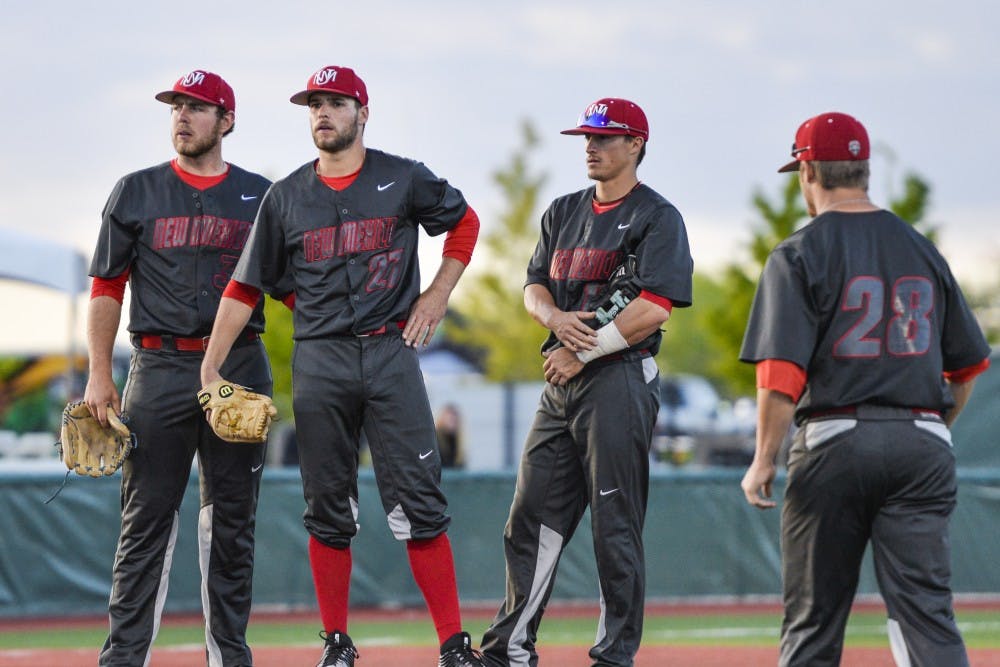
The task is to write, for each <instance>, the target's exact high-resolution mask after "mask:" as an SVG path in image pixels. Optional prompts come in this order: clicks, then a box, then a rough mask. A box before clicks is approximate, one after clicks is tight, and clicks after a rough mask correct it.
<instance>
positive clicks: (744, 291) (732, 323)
mask: <svg viewBox="0 0 1000 667" xmlns="http://www.w3.org/2000/svg"><path fill="white" fill-rule="evenodd" d="M752 204H753V208H754V210H755V211H756V212H757V215H758V216H760V222H757V223H754V225H753V227H752V229H751V236H750V241H749V243H748V245H747V253H748V254H749V260H748V261H745V262H743V263H738V262H732V263H730V264H728V265H727V266H726V267H725V268H724V269H723V273H722V276H721V279H720V282H719V284H720V287H721V291H722V294H723V297H722V298H721V299H719V300H718V301H717V302H716V303H714V304H709V305H708V306H707V307H706V309H705V310H706V314H707V318H706V322H707V323H709V325H710V326H709V327H708V328H707V330H706V331H705V336H706V337H707V338H708V340H709V341H710V344H711V347H712V348H713V350H714V352H715V356H714V358H713V359H712V360H711V361H710V363H709V365H708V373H707V375H708V376H709V378H711V379H713V380H715V382H716V383H717V384H718V385H719V386H720V388H721V389H722V390H723V392H724V393H728V394H731V395H753V394H755V393H756V389H755V381H754V370H753V367H752V366H749V365H747V364H744V363H742V362H740V360H739V353H740V346H741V345H742V343H743V331H744V329H745V328H746V323H747V317H748V316H749V314H750V305H751V303H753V295H754V292H755V291H756V289H757V279H758V277H759V276H760V272H761V269H763V268H764V262H765V261H766V260H767V256H768V254H770V252H771V249H772V248H774V246H776V245H777V244H778V243H780V242H781V241H782V240H783V239H785V238H786V237H788V236H789V235H790V234H791V233H792V232H794V231H795V230H796V229H797V228H798V227H799V225H800V223H802V222H804V221H805V220H806V219H807V212H806V209H805V206H804V204H803V202H802V197H801V196H800V194H799V177H798V174H791V175H789V176H788V177H787V178H786V179H785V183H784V185H783V186H782V188H781V191H780V192H779V193H778V196H777V197H776V198H775V200H774V201H771V200H769V199H768V198H767V196H765V194H764V193H763V192H762V191H760V190H759V189H758V190H757V191H755V192H754V194H753V199H752ZM695 307H696V308H697V307H698V304H697V303H696V304H695Z"/></svg>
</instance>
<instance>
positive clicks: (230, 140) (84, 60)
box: [0, 0, 1000, 330]
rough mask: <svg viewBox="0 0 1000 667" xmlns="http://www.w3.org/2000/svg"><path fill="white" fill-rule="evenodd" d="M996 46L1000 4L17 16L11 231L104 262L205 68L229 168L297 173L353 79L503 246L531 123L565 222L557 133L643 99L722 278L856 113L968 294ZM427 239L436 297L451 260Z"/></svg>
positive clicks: (11, 83)
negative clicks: (504, 187) (800, 167)
mask: <svg viewBox="0 0 1000 667" xmlns="http://www.w3.org/2000/svg"><path fill="white" fill-rule="evenodd" d="M998 28H1000V5H997V4H996V3H990V2H983V1H981V0H980V1H973V0H953V1H951V2H948V3H941V2H932V1H928V0H909V1H902V0H880V1H878V2H871V1H870V0H869V1H866V2H861V1H858V0H840V1H839V2H837V3H815V2H803V1H802V0H768V1H765V2H746V1H745V0H706V1H704V2H681V1H677V0H659V1H656V2H642V1H629V0H619V1H616V2H595V1H592V0H577V1H575V2H558V1H552V0H534V1H530V2H529V1H525V2H522V1H521V0H508V1H507V2H503V3H474V2H452V1H450V0H424V1H422V2H412V3H411V2H406V3H404V2H385V1H380V0H370V1H367V2H352V3H340V2H329V3H315V2H302V1H301V0H283V1H282V2H266V3H265V2H261V1H260V0H243V1H242V2H207V1H206V2H201V3H189V4H184V3H177V2H172V3H166V2H160V1H158V0H151V1H147V2H134V0H133V1H129V2H122V1H119V0H105V1H102V2H99V3H78V2H69V1H68V0H64V1H62V2H54V1H48V0H11V1H9V2H8V3H6V5H5V9H4V20H3V22H2V24H0V63H2V64H0V68H2V73H3V78H2V80H3V83H4V86H5V88H6V90H7V101H6V102H4V103H3V104H0V126H2V127H3V128H4V129H5V130H6V134H5V138H4V141H3V142H2V146H3V148H2V154H0V188H2V190H0V194H2V196H0V227H6V228H11V229H16V230H21V231H24V232H26V233H30V234H33V235H36V236H38V237H41V238H44V239H49V240H51V241H52V242H54V243H62V244H68V245H70V246H72V247H74V248H77V249H78V250H80V251H81V252H83V253H85V254H86V255H87V256H88V257H89V255H90V253H91V252H92V251H93V247H94V244H95V241H96V237H97V233H98V230H99V226H100V214H101V209H102V207H103V205H104V203H105V200H106V199H107V197H108V194H109V193H110V191H111V189H112V187H113V186H114V184H115V182H116V181H117V180H118V178H120V177H121V176H123V175H124V174H126V173H129V172H131V171H135V170H137V169H141V168H144V167H146V166H150V165H152V164H156V163H159V162H162V161H165V160H168V159H170V158H171V157H173V152H172V149H171V145H170V138H169V107H168V106H167V105H164V104H161V103H159V102H156V101H155V100H154V99H153V96H154V95H155V94H156V93H157V92H159V91H161V90H166V89H169V88H170V87H171V86H172V85H173V83H174V81H176V80H177V78H179V77H180V76H181V75H183V74H185V73H186V72H188V71H190V70H192V69H207V70H210V71H214V72H217V73H219V74H221V75H222V76H223V77H224V78H225V79H226V80H227V81H228V82H229V83H230V84H231V85H232V86H233V88H234V89H235V92H236V130H235V132H234V133H233V134H232V135H231V136H229V137H227V138H226V139H225V140H224V144H223V146H224V157H225V158H226V159H227V160H228V161H230V162H233V163H235V164H238V165H240V166H242V167H244V168H247V169H250V170H251V171H257V172H259V173H262V174H264V175H266V176H268V177H269V178H272V179H275V178H280V177H283V176H284V175H286V174H288V173H289V172H291V171H292V170H293V169H295V168H296V167H298V166H299V165H301V164H303V163H304V162H307V161H309V160H312V159H313V158H314V157H315V155H316V150H315V147H314V146H313V144H312V141H311V138H310V136H309V130H308V123H307V115H306V111H305V109H304V108H303V107H299V106H295V105H293V104H291V103H290V102H289V101H288V97H289V96H290V95H291V94H293V93H295V92H297V91H298V90H301V89H302V88H304V87H305V83H306V80H307V79H308V78H309V76H310V75H311V74H312V73H313V72H314V71H315V70H317V69H319V68H320V67H322V66H325V65H342V66H349V67H352V68H354V69H355V70H356V71H357V72H358V74H359V75H360V76H361V77H362V78H363V79H364V81H365V82H366V84H367V87H368V92H369V95H370V104H369V107H370V112H371V117H370V120H369V124H368V127H367V129H366V133H365V143H366V145H368V146H370V147H374V148H380V149H382V150H386V151H388V152H391V153H395V154H398V155H404V156H407V157H411V158H414V159H417V160H420V161H422V162H424V163H425V164H426V165H427V166H428V167H430V168H431V170H432V171H434V172H435V173H436V174H438V175H439V176H442V177H444V178H447V179H448V180H449V181H450V182H451V183H452V184H454V185H455V186H456V187H458V188H459V189H461V190H462V192H463V193H464V194H465V195H466V197H467V199H468V200H469V202H470V203H471V205H472V206H473V207H474V208H475V210H476V211H477V213H478V214H479V217H480V219H481V221H482V224H483V227H484V230H489V229H490V228H491V225H493V224H495V222H494V221H495V220H496V219H497V218H498V217H499V214H500V213H501V212H502V211H503V210H504V208H505V202H504V201H503V200H502V196H501V194H500V191H499V189H498V187H497V186H496V185H495V183H494V181H493V173H494V172H495V171H496V170H497V169H498V168H502V167H503V166H505V165H506V164H507V163H508V161H509V159H510V156H511V154H512V153H513V151H514V150H515V149H516V148H517V147H518V145H519V143H520V127H521V124H522V123H523V122H524V121H525V120H527V121H530V122H531V123H532V124H533V125H534V127H535V128H536V129H537V130H538V132H539V135H540V137H541V139H542V143H541V145H540V146H539V147H538V149H537V150H536V151H535V152H534V153H533V154H532V158H531V167H532V169H533V170H535V171H536V172H538V173H544V174H546V175H547V179H548V180H547V181H546V186H545V188H544V190H543V193H542V199H543V201H544V203H547V202H548V201H549V200H551V199H553V198H555V197H557V196H559V195H562V194H565V193H567V192H572V191H575V190H579V189H581V188H583V187H586V186H587V185H588V182H587V179H586V172H585V167H584V152H583V139H582V138H581V137H568V136H563V135H560V134H559V131H560V130H562V129H565V128H567V127H571V126H573V125H574V124H575V122H576V119H577V117H578V115H579V114H580V113H581V112H582V111H583V109H584V108H585V107H586V106H587V105H588V104H589V103H590V102H592V101H594V100H596V99H598V98H601V97H605V96H612V97H624V98H627V99H631V100H633V101H635V102H637V103H638V104H639V105H640V106H641V107H642V108H643V109H644V110H645V112H646V115H647V117H648V118H649V122H650V141H649V146H648V152H647V156H646V159H645V161H644V162H643V164H642V165H641V166H640V168H639V176H640V178H641V179H642V180H643V182H645V183H646V184H648V185H649V186H651V187H652V188H653V189H655V190H657V191H658V192H660V193H661V194H662V195H664V196H665V197H667V198H668V199H669V200H671V201H672V202H673V203H674V204H675V205H676V206H677V207H678V209H679V210H680V211H681V213H682V214H683V216H684V219H685V222H686V225H687V229H688V234H689V237H690V240H691V250H692V255H693V256H694V260H695V268H696V270H700V271H705V272H707V273H713V272H716V271H718V269H719V268H720V267H721V266H722V265H723V264H724V263H726V262H728V261H733V260H741V259H743V258H744V257H745V256H744V255H743V254H742V253H743V252H744V250H743V247H744V243H745V241H746V240H747V239H748V238H749V235H750V233H751V230H752V228H753V226H754V225H755V224H757V223H756V220H757V219H756V217H755V215H754V211H753V209H752V207H751V205H750V200H751V197H752V195H753V193H754V192H755V191H760V192H763V193H764V194H767V195H772V196H773V195H775V194H776V193H777V192H778V191H779V189H780V187H781V185H782V183H783V181H782V178H783V177H782V176H780V175H779V174H777V173H775V171H776V169H777V167H778V166H780V165H781V164H784V163H785V162H786V161H787V160H788V159H789V158H788V152H789V148H790V146H791V143H792V140H793V138H794V134H795V129H796V128H797V127H798V125H799V124H800V123H801V122H802V121H803V120H805V119H806V118H808V117H810V116H813V115H815V114H818V113H821V112H824V111H833V110H836V111H843V112H846V113H850V114H852V115H854V116H856V117H857V118H858V119H860V120H861V121H862V123H864V124H865V126H866V127H867V129H868V132H869V135H870V136H871V138H872V142H873V147H874V148H873V151H874V154H873V158H872V171H873V176H872V184H871V195H872V198H873V199H874V201H875V202H876V203H880V204H884V203H886V201H887V200H888V199H889V198H890V197H891V196H892V195H893V194H894V193H898V190H899V186H900V184H901V183H902V179H903V175H904V174H905V173H907V172H914V173H916V174H919V175H920V176H921V177H922V178H924V179H925V180H926V181H927V182H929V183H930V185H931V188H932V191H931V207H930V212H929V219H930V222H932V223H933V224H935V225H937V226H939V228H940V231H939V244H940V247H941V249H942V251H943V252H944V254H945V256H946V258H947V259H949V261H950V262H951V263H952V268H953V270H954V272H955V274H956V275H957V276H958V278H959V280H960V281H961V282H962V283H963V285H969V286H976V285H986V284H995V283H996V281H997V279H998V278H1000V269H998V266H1000V234H998V233H997V231H996V228H997V226H996V221H997V220H998V219H1000V187H997V185H996V183H995V177H994V175H993V173H992V169H991V168H990V167H989V165H990V164H992V163H994V162H995V156H996V155H998V154H1000V132H998V131H997V129H996V126H995V125H994V123H995V122H997V121H996V119H997V118H998V117H1000V46H998V45H997V41H996V34H997V30H998ZM540 213H541V211H539V214H540ZM422 243H423V246H422V257H423V258H424V280H425V283H426V281H427V280H428V279H429V278H430V276H431V274H432V273H433V270H434V269H435V268H436V264H429V262H434V260H435V257H434V255H435V254H439V249H440V245H439V240H437V239H435V240H432V241H431V242H422ZM472 268H473V269H474V268H475V259H473V267H472ZM519 279H520V277H519ZM5 294H7V292H5V291H3V290H0V298H5V297H4V295H5ZM695 298H696V299H697V295H695ZM39 299H40V297H37V298H36V296H32V297H31V299H30V302H31V304H32V305H33V304H36V303H37V302H38V301H39ZM696 305H697V304H696ZM46 307H48V306H46ZM59 326H61V325H57V326H55V327H54V328H55V329H57V330H58V329H59Z"/></svg>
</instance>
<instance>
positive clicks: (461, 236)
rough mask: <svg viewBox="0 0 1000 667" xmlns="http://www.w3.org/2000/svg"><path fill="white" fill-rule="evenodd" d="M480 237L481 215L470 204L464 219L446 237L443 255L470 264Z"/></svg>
mask: <svg viewBox="0 0 1000 667" xmlns="http://www.w3.org/2000/svg"><path fill="white" fill-rule="evenodd" d="M478 238H479V216H477V215H476V212H475V211H473V210H472V207H471V206H468V207H466V209H465V215H464V216H462V219H461V220H459V221H458V224H457V225H455V227H454V228H453V229H451V230H450V231H449V232H448V234H447V235H446V236H445V237H444V251H443V252H442V253H441V255H442V256H444V257H451V258H453V259H457V260H458V261H460V262H461V263H462V264H465V265H466V266H468V265H469V262H471V261H472V250H473V249H474V248H475V247H476V240H477V239H478Z"/></svg>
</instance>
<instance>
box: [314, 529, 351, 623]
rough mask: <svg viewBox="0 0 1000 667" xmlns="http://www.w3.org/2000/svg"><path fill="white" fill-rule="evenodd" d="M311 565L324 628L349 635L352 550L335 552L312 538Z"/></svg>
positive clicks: (335, 550) (332, 548)
mask: <svg viewBox="0 0 1000 667" xmlns="http://www.w3.org/2000/svg"><path fill="white" fill-rule="evenodd" d="M309 562H310V563H311V564H312V575H313V585H314V586H315V587H316V601H317V602H318V603H319V615H320V618H321V619H322V621H323V629H324V630H326V631H327V632H333V631H335V630H339V631H340V632H343V633H345V634H346V633H347V602H348V598H349V597H350V593H351V549H350V547H348V548H347V549H335V548H334V547H330V546H327V545H325V544H323V543H322V542H320V541H319V540H317V539H316V538H315V537H313V536H311V535H310V536H309Z"/></svg>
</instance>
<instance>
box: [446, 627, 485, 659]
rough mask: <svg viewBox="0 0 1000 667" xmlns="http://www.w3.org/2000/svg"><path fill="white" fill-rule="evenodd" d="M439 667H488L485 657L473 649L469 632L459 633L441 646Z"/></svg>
mask: <svg viewBox="0 0 1000 667" xmlns="http://www.w3.org/2000/svg"><path fill="white" fill-rule="evenodd" d="M438 667H486V663H485V662H483V655H482V653H480V652H479V651H476V650H475V649H473V648H472V640H471V639H470V638H469V633H468V632H457V633H455V634H453V635H452V636H451V637H449V638H448V641H446V642H445V643H444V644H441V657H440V658H438Z"/></svg>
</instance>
